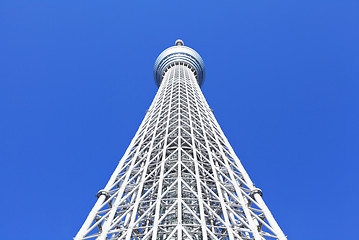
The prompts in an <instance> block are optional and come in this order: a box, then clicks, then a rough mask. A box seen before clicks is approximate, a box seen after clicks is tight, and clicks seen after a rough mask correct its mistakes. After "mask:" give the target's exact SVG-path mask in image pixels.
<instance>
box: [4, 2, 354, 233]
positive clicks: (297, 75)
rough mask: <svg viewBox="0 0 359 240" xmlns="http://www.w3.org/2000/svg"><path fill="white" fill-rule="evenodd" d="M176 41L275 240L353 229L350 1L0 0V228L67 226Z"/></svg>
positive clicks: (142, 106) (71, 227)
mask: <svg viewBox="0 0 359 240" xmlns="http://www.w3.org/2000/svg"><path fill="white" fill-rule="evenodd" d="M178 38H182V39H183V40H184V42H185V45H187V46H190V47H192V48H194V49H195V50H196V51H198V52H199V53H200V54H201V56H202V57H203V59H204V61H205V64H206V67H207V78H206V80H205V83H204V85H203V88H202V90H203V93H204V95H205V96H206V98H207V100H208V102H209V104H210V106H211V108H212V109H214V113H215V116H216V118H217V120H218V121H219V123H220V124H221V127H222V129H223V130H224V132H225V134H226V136H227V137H228V139H229V141H230V143H231V144H232V146H233V148H234V150H235V151H236V153H237V155H238V156H239V157H240V158H241V160H242V163H243V165H244V166H245V168H246V169H247V171H248V173H249V174H250V176H251V178H252V180H253V181H254V182H255V183H256V185H257V186H258V187H260V188H261V189H262V190H263V192H264V200H265V201H266V203H267V205H268V206H269V208H270V210H271V211H272V213H273V214H274V216H275V218H276V219H277V221H278V223H279V225H280V226H281V227H282V229H283V231H284V232H285V234H286V235H288V236H289V239H291V240H303V239H354V238H353V236H356V235H357V228H358V214H359V207H358V206H359V205H358V197H359V187H358V183H359V181H358V176H357V172H358V170H359V163H358V156H359V148H358V147H359V137H358V136H359V127H358V121H359V109H358V103H359V96H358V90H359V83H358V77H359V70H358V66H359V65H358V64H359V57H358V56H359V54H358V53H359V48H358V42H359V2H358V1H354V0H352V1H350V0H325V1H324V0H323V1H321V0H310V1H309V0H300V1H299V0H298V1H290V0H273V1H268V0H258V1H243V0H240V1H239V0H235V1H185V0H183V1H164V0H163V1H143V2H140V1H129V0H122V1H119V0H116V1H112V0H109V1H92V0H86V1H85V0H71V1H69V0H61V1H39V0H32V1H29V0H23V1H21V0H11V1H10V0H1V1H0V184H1V185H0V189H1V193H0V194H1V195H0V196H1V197H0V206H2V208H1V213H2V214H1V215H2V217H1V218H0V226H1V227H0V228H1V236H2V237H1V239H6V240H13V239H22V240H32V239H36V240H48V239H52V240H57V239H72V237H73V236H75V234H76V233H77V231H78V230H79V228H80V227H81V225H82V223H83V221H84V220H85V218H86V216H87V214H88V213H89V212H90V210H91V208H92V206H93V204H94V203H95V201H96V198H95V197H94V195H95V194H96V193H97V191H98V190H100V189H102V188H103V187H104V185H105V184H106V182H107V181H108V179H109V177H110V175H111V174H112V172H113V170H114V169H115V167H116V165H117V163H118V161H119V159H120V158H121V157H122V155H123V153H124V151H125V149H126V148H127V146H128V144H129V143H130V140H131V139H132V137H133V136H134V134H135V132H136V130H137V128H138V126H139V125H140V123H141V121H142V119H143V117H144V115H145V111H146V109H147V108H148V107H149V105H150V103H151V101H152V99H153V97H154V96H155V94H156V91H157V87H156V86H155V84H154V81H153V76H152V68H153V64H154V62H155V59H156V57H157V56H158V55H159V53H160V52H161V51H163V50H164V49H165V48H167V47H169V46H172V45H173V44H174V41H175V40H176V39H178Z"/></svg>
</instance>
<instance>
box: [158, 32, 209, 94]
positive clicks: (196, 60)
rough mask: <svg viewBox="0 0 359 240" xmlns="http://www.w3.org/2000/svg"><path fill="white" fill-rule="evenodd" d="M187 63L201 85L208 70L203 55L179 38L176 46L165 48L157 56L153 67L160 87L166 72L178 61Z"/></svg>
mask: <svg viewBox="0 0 359 240" xmlns="http://www.w3.org/2000/svg"><path fill="white" fill-rule="evenodd" d="M181 62H182V63H187V64H188V65H189V66H190V68H191V69H192V71H194V74H195V76H196V78H197V81H198V84H199V86H202V85H203V82H204V78H205V75H206V70H205V66H204V62H203V60H202V58H201V56H200V55H199V54H198V53H197V52H196V51H195V50H193V49H192V48H189V47H186V46H184V44H183V41H182V40H180V39H178V40H177V41H176V43H175V46H173V47H169V48H167V49H166V50H164V51H163V52H162V53H161V54H160V55H159V56H158V58H157V60H156V62H155V66H154V68H153V77H154V78H155V82H156V85H157V86H158V87H159V86H160V85H161V82H162V78H163V77H164V75H165V72H166V71H167V70H168V69H169V68H171V67H172V66H174V65H176V63H181Z"/></svg>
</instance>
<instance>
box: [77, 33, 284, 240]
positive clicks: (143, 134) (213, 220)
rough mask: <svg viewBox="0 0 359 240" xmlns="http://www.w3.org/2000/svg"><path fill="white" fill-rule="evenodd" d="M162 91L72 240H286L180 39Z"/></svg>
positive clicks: (162, 65)
mask: <svg viewBox="0 0 359 240" xmlns="http://www.w3.org/2000/svg"><path fill="white" fill-rule="evenodd" d="M153 74H154V78H155V83H156V84H157V86H158V88H159V89H158V92H157V94H156V96H155V98H154V100H153V102H152V104H151V106H150V108H149V109H148V111H147V112H146V115H145V118H144V120H143V122H142V123H141V125H140V127H139V129H138V131H137V133H136V134H135V137H134V138H133V139H132V141H131V143H130V145H129V147H128V149H127V150H126V152H125V154H124V156H123V157H122V159H121V160H120V162H119V164H118V166H117V168H116V169H115V171H114V173H113V174H112V176H111V178H110V180H109V181H108V183H107V185H106V186H105V188H104V189H103V190H100V191H99V192H98V194H97V198H98V199H97V202H96V204H95V205H94V207H93V208H92V210H91V212H90V214H89V215H88V217H87V219H86V221H85V222H84V224H83V225H82V227H81V229H80V230H79V232H78V233H77V235H76V237H75V238H74V239H76V240H83V239H97V240H107V239H116V240H130V239H131V240H132V239H136V240H138V239H151V240H159V239H160V240H164V239H193V240H209V239H230V240H233V239H236V240H237V239H238V240H241V239H243V240H248V239H255V240H265V239H280V240H286V239H287V238H286V236H285V235H284V234H283V232H282V230H281V229H280V227H279V226H278V224H277V222H276V221H275V219H274V217H273V216H272V214H271V212H270V211H269V209H268V207H267V206H266V204H265V203H264V201H263V199H262V191H261V190H260V189H259V188H256V187H255V186H254V184H253V183H252V181H251V179H250V178H249V176H248V174H247V172H246V171H245V169H244V168H243V166H242V164H241V162H240V160H239V159H238V157H237V156H236V154H235V153H234V151H233V149H232V147H231V145H230V144H229V142H228V140H227V138H226V137H225V135H224V133H223V132H222V130H221V128H220V126H219V124H218V122H217V121H216V119H215V117H214V115H213V111H212V110H211V109H210V107H209V105H208V103H207V101H206V99H205V98H204V96H203V94H202V91H201V89H200V87H201V86H202V84H203V82H204V79H205V66H204V62H203V60H202V58H201V56H200V55H199V54H198V53H197V52H196V51H194V50H193V49H191V48H189V47H186V46H184V44H183V41H182V40H177V41H176V43H175V46H172V47H170V48H167V49H166V50H164V51H163V52H162V53H161V54H160V55H159V57H158V58H157V60H156V62H155V66H154V71H153Z"/></svg>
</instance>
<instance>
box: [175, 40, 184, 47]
mask: <svg viewBox="0 0 359 240" xmlns="http://www.w3.org/2000/svg"><path fill="white" fill-rule="evenodd" d="M175 45H176V46H183V45H184V43H183V41H182V40H181V39H177V41H176V43H175Z"/></svg>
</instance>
